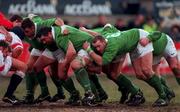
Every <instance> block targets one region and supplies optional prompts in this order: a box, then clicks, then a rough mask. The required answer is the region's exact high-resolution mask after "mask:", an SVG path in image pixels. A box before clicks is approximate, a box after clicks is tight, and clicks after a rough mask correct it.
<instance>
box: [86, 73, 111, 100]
mask: <svg viewBox="0 0 180 112" xmlns="http://www.w3.org/2000/svg"><path fill="white" fill-rule="evenodd" d="M89 79H90V81H91V82H92V83H93V84H92V85H94V86H95V90H96V91H97V97H99V100H98V102H102V101H105V100H107V99H108V95H107V93H106V92H105V90H104V89H103V87H102V86H101V84H100V82H99V79H98V77H97V75H96V74H95V73H89ZM93 93H94V92H93Z"/></svg>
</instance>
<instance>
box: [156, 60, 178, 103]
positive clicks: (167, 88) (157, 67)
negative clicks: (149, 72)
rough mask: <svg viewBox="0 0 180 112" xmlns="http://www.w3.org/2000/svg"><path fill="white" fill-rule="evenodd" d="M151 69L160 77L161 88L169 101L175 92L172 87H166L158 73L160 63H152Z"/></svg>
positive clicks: (164, 81)
mask: <svg viewBox="0 0 180 112" xmlns="http://www.w3.org/2000/svg"><path fill="white" fill-rule="evenodd" d="M154 58H155V57H154ZM153 70H154V71H155V73H156V75H158V77H159V78H160V80H161V84H162V85H163V89H164V91H165V92H166V95H167V98H168V100H169V102H170V100H171V99H172V98H174V97H175V93H174V92H173V90H172V89H170V87H168V85H167V83H166V80H165V79H164V78H163V77H162V76H161V75H160V64H156V65H153Z"/></svg>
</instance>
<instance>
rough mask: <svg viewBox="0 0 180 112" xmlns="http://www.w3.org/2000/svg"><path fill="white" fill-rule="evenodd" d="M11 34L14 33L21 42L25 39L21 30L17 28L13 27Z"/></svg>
mask: <svg viewBox="0 0 180 112" xmlns="http://www.w3.org/2000/svg"><path fill="white" fill-rule="evenodd" d="M11 32H14V33H15V34H16V35H17V36H18V37H19V38H20V39H21V40H23V39H24V37H25V34H24V32H23V29H22V28H21V27H19V26H16V27H13V28H12V30H11Z"/></svg>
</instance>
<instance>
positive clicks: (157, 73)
mask: <svg viewBox="0 0 180 112" xmlns="http://www.w3.org/2000/svg"><path fill="white" fill-rule="evenodd" d="M152 68H153V71H154V72H155V74H156V75H157V76H159V77H160V64H155V65H153V66H152Z"/></svg>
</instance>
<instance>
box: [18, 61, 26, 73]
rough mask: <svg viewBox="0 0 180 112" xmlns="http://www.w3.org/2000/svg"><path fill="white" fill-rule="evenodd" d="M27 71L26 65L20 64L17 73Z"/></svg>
mask: <svg viewBox="0 0 180 112" xmlns="http://www.w3.org/2000/svg"><path fill="white" fill-rule="evenodd" d="M27 69H28V67H27V65H26V64H25V63H22V64H21V66H20V68H19V71H22V72H24V73H25V72H26V71H27Z"/></svg>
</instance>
